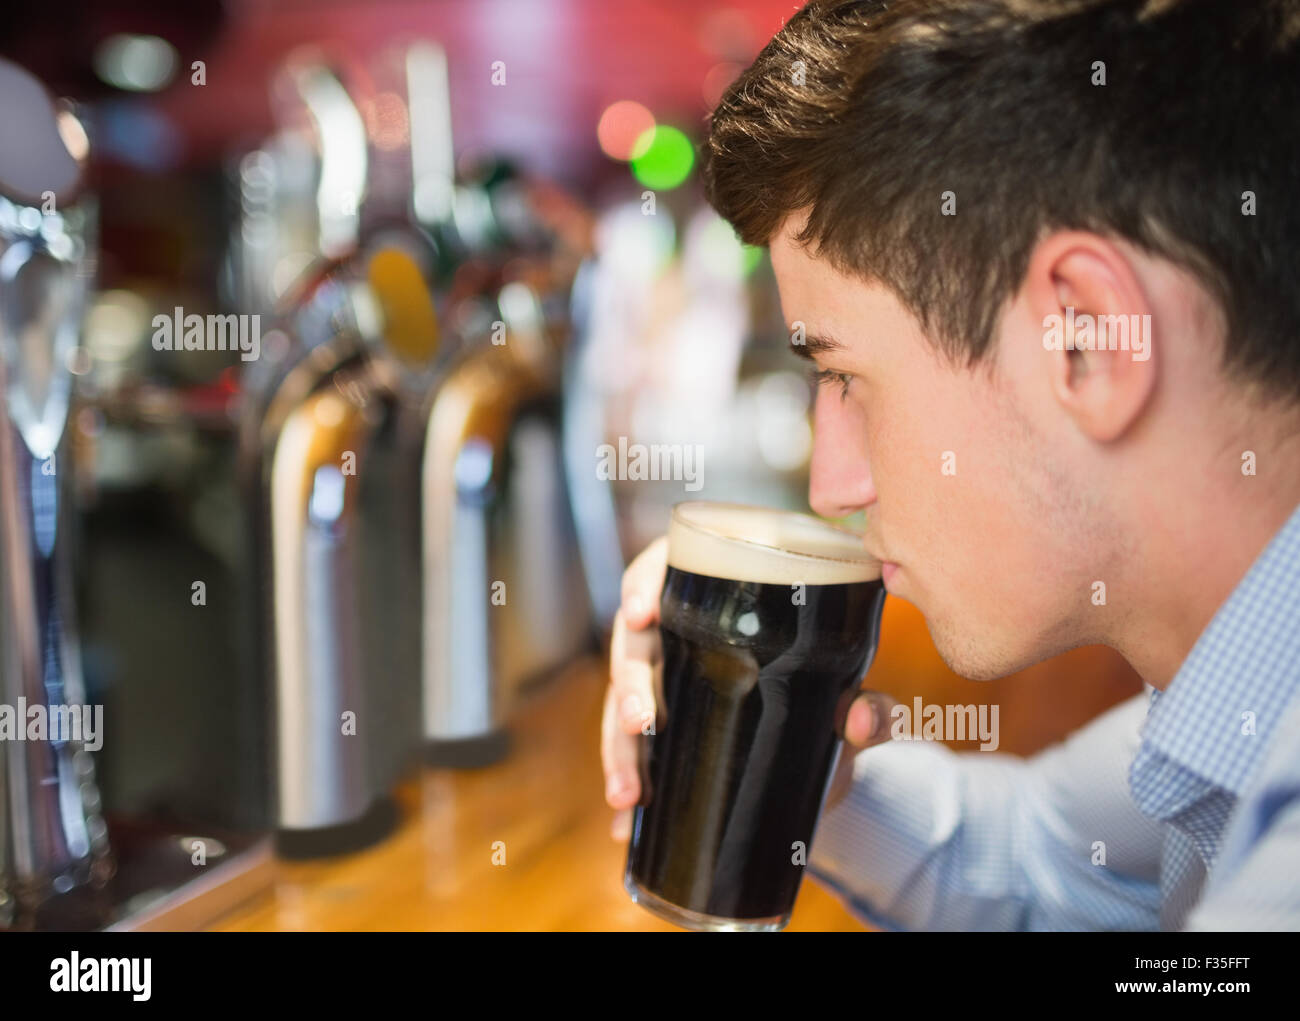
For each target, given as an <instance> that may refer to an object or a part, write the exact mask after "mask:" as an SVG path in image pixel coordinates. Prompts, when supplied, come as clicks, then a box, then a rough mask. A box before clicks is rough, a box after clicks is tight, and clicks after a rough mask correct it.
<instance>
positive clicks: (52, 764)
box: [0, 60, 114, 929]
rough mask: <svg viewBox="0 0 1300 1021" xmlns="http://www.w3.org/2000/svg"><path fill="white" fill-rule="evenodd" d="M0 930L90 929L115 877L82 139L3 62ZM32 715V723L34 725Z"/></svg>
mask: <svg viewBox="0 0 1300 1021" xmlns="http://www.w3.org/2000/svg"><path fill="white" fill-rule="evenodd" d="M0 132H2V133H3V137H5V138H6V139H9V140H11V142H12V143H13V144H9V145H6V146H5V147H4V149H3V152H0V398H2V399H0V568H2V569H3V570H2V571H0V579H3V584H2V586H0V587H2V591H0V714H3V716H0V929H3V928H7V927H11V926H14V927H20V928H25V927H33V926H34V927H38V928H39V927H49V926H53V927H57V928H65V927H67V928H87V927H96V926H98V925H100V924H103V922H104V921H105V920H106V915H105V911H106V906H105V904H104V903H103V902H102V900H103V898H102V896H101V892H102V888H103V885H104V884H105V883H106V882H107V880H108V879H109V878H110V877H111V876H112V874H113V871H114V863H113V857H112V854H111V852H110V849H109V846H108V840H107V828H106V826H105V824H104V820H103V818H102V816H101V814H100V802H99V793H98V788H97V785H96V782H95V769H94V764H93V762H92V759H91V755H90V751H89V750H88V748H87V745H90V746H91V747H94V746H95V742H96V741H97V740H99V739H100V738H102V732H101V733H99V734H98V735H96V734H91V733H89V732H88V731H89V730H90V729H91V728H96V729H97V728H99V727H100V726H101V725H102V718H100V717H101V715H102V714H96V713H94V712H93V709H92V707H90V706H88V705H87V704H86V695H85V689H84V683H83V677H82V669H81V660H80V650H79V646H78V641H77V613H76V607H75V605H74V600H73V597H72V589H71V584H72V575H71V570H72V565H71V563H70V562H69V556H70V548H69V542H70V536H69V534H68V533H69V528H70V526H71V524H72V522H71V520H70V513H69V512H70V508H69V505H68V498H69V491H70V485H69V483H70V481H71V476H72V472H71V471H70V470H69V467H68V464H67V461H66V458H67V457H68V456H70V455H69V454H68V444H67V442H66V438H67V432H66V426H67V422H68V413H69V406H70V402H71V390H72V368H73V366H74V364H75V359H76V356H77V353H78V341H79V335H80V329H81V315H82V308H83V304H84V299H85V293H86V290H87V287H88V277H89V275H90V272H91V271H90V268H89V267H90V265H91V263H92V260H91V256H90V253H89V249H90V246H91V241H90V224H91V220H92V213H91V207H90V203H89V202H88V200H86V199H85V198H84V197H83V195H82V193H81V188H82V180H83V168H84V161H85V157H86V151H87V142H86V136H85V133H84V131H83V130H82V128H81V125H80V123H79V122H78V121H77V119H76V117H75V116H74V114H73V113H72V111H71V110H68V109H60V108H59V107H58V106H56V104H55V103H54V101H53V100H52V99H51V97H50V96H49V95H48V93H46V91H45V89H44V88H43V86H42V85H41V84H40V83H39V82H38V81H37V80H36V79H35V78H33V77H32V76H31V75H30V74H28V73H27V72H26V71H24V70H22V69H21V68H19V67H17V66H15V65H14V64H11V63H9V62H8V61H4V60H0ZM41 721H44V722H43V725H40V726H38V727H37V728H36V730H35V731H33V728H32V723H33V722H36V723H38V724H40V723H41Z"/></svg>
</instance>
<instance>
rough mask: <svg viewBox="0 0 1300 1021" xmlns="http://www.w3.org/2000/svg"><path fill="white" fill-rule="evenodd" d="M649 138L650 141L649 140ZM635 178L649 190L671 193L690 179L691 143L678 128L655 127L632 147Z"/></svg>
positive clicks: (693, 155)
mask: <svg viewBox="0 0 1300 1021" xmlns="http://www.w3.org/2000/svg"><path fill="white" fill-rule="evenodd" d="M647 136H649V137H647ZM633 152H634V153H635V154H636V155H634V156H633V157H632V174H633V176H635V177H636V179H637V180H638V181H640V182H641V183H642V184H643V185H645V186H646V187H647V188H654V189H655V190H656V191H669V190H671V189H673V188H676V187H677V186H678V185H680V184H681V183H682V182H683V181H685V180H686V178H687V177H689V176H690V173H691V168H692V167H693V166H694V165H695V149H694V148H693V147H692V145H691V140H690V139H689V138H687V137H686V135H685V134H683V133H682V132H681V131H679V130H678V129H677V128H674V127H670V126H669V125H667V124H656V125H655V126H654V127H653V128H649V129H647V130H646V131H645V132H644V133H643V134H642V135H641V137H639V138H638V139H637V141H636V145H635V146H634V147H633Z"/></svg>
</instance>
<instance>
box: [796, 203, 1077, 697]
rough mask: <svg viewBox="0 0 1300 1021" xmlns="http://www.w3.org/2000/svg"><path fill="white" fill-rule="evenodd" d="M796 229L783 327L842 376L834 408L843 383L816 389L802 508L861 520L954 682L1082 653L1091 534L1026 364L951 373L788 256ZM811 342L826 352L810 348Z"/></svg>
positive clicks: (888, 315) (868, 299)
mask: <svg viewBox="0 0 1300 1021" xmlns="http://www.w3.org/2000/svg"><path fill="white" fill-rule="evenodd" d="M799 225H800V222H799V220H798V219H797V218H792V219H791V220H790V221H787V224H786V228H785V229H784V230H783V231H782V232H781V233H780V234H779V235H778V236H777V237H776V238H774V239H773V240H772V242H771V245H770V250H771V257H772V265H773V268H774V271H775V273H776V279H777V285H778V287H779V289H780V293H781V304H782V310H783V313H784V315H785V320H786V323H787V325H788V326H790V327H791V329H792V331H793V329H794V324H796V323H797V322H802V323H803V324H804V329H805V331H806V337H807V340H808V352H809V353H811V354H812V355H813V357H814V359H815V362H816V367H817V368H818V369H820V370H829V371H830V372H834V373H842V374H844V375H846V376H847V377H849V379H848V390H847V395H845V394H844V391H843V381H842V380H841V379H833V380H831V381H829V382H825V383H823V384H822V385H821V386H819V387H818V391H817V399H816V405H815V412H814V423H813V426H814V448H813V459H812V478H811V483H810V493H809V499H810V503H811V505H812V508H813V510H815V511H816V512H817V513H818V514H821V515H824V516H827V517H841V516H843V515H846V514H851V513H853V512H855V511H857V510H860V509H865V513H866V520H867V537H866V545H867V548H868V549H869V550H870V551H871V552H872V553H873V554H874V555H876V556H878V557H879V558H880V559H881V560H883V561H885V562H886V568H885V585H886V588H887V589H888V590H889V592H890V593H891V594H894V595H898V596H901V597H903V598H905V599H907V600H908V601H910V602H912V603H913V604H915V605H916V606H917V607H918V609H920V610H921V612H922V613H923V614H924V615H925V618H926V621H927V623H928V625H929V628H930V633H931V636H932V637H933V639H934V642H935V645H936V647H937V648H938V650H939V652H940V654H941V655H942V656H943V658H944V660H945V661H946V662H947V663H948V665H949V666H950V667H952V669H953V670H955V671H956V672H957V673H959V674H962V675H964V676H966V677H970V678H973V679H988V678H992V677H1000V676H1004V675H1005V674H1007V673H1010V672H1012V671H1014V670H1017V669H1020V668H1021V667H1024V666H1027V665H1029V664H1031V663H1034V662H1038V661H1039V660H1041V659H1044V658H1046V657H1048V656H1050V655H1054V654H1055V653H1057V652H1060V651H1063V650H1064V649H1067V648H1070V647H1072V646H1074V645H1078V644H1081V643H1083V642H1085V641H1091V640H1094V636H1092V635H1090V634H1088V633H1086V631H1085V621H1086V620H1087V617H1086V614H1085V613H1084V610H1083V608H1084V607H1085V606H1086V605H1087V602H1088V600H1087V586H1088V583H1089V582H1088V579H1089V577H1090V576H1092V577H1095V576H1096V575H1095V573H1092V572H1095V571H1096V570H1097V567H1098V565H1097V564H1096V563H1093V562H1091V560H1092V557H1091V555H1090V551H1089V542H1090V538H1091V537H1092V536H1093V535H1095V533H1096V531H1097V527H1098V525H1099V524H1100V522H1099V521H1098V520H1097V519H1096V508H1095V507H1091V506H1089V505H1088V502H1087V500H1086V497H1085V498H1083V501H1082V502H1081V501H1080V498H1079V497H1078V496H1076V495H1072V494H1075V493H1076V491H1077V487H1075V486H1072V485H1071V484H1070V482H1069V479H1070V477H1071V474H1072V472H1071V471H1070V470H1069V466H1068V465H1067V464H1066V463H1065V461H1064V460H1063V457H1064V451H1063V450H1062V449H1061V448H1062V447H1064V448H1068V447H1069V443H1068V442H1063V443H1058V442H1057V441H1058V439H1060V437H1058V436H1057V435H1056V434H1055V432H1054V430H1055V426H1054V424H1053V420H1052V418H1051V412H1052V408H1051V402H1050V400H1044V399H1042V397H1041V395H1040V394H1039V392H1038V391H1039V390H1040V389H1042V388H1041V387H1039V385H1038V380H1037V377H1036V375H1035V373H1034V371H1033V369H1032V366H1033V365H1034V364H1035V362H1034V361H1033V356H1032V354H1028V355H1022V356H1021V357H1019V358H1016V357H1012V358H1011V359H1010V360H1009V364H1010V365H1011V366H1012V368H1010V369H1009V370H1006V371H1004V370H1003V369H1002V368H1000V367H995V369H994V370H993V371H992V372H990V370H989V368H988V367H987V366H985V365H984V364H982V363H981V364H979V365H977V366H975V367H973V368H967V367H965V366H964V365H963V366H959V365H953V364H950V363H949V362H948V361H947V360H945V359H944V358H943V356H941V355H940V354H939V353H938V352H937V351H936V350H935V349H934V348H933V347H932V346H931V345H930V344H929V343H928V342H927V340H926V339H925V337H924V336H923V334H922V333H921V331H920V327H919V324H918V323H917V321H916V320H915V318H914V317H913V316H912V315H911V313H910V312H908V311H907V310H906V309H905V308H904V307H903V305H902V304H901V303H900V302H899V301H898V300H897V298H895V297H894V295H893V293H892V292H891V291H889V290H888V289H887V288H886V287H885V286H884V285H881V284H877V283H867V282H864V281H863V280H861V279H858V278H850V277H846V276H843V275H841V274H840V273H838V272H836V271H835V270H834V269H833V268H832V267H831V266H830V265H829V264H828V263H827V262H826V261H824V260H822V259H819V258H816V257H815V256H814V255H813V254H810V253H809V251H807V250H805V249H803V248H801V247H799V246H797V245H795V244H794V242H793V241H792V240H791V236H792V232H793V231H794V230H795V229H797V227H798V226H799ZM1001 329H1002V331H1003V332H1002V334H1001V335H1000V337H999V340H998V346H999V349H1002V348H1005V347H1008V346H1012V347H1015V348H1016V350H1018V351H1020V352H1026V351H1031V350H1032V348H1033V346H1034V345H1036V346H1037V350H1038V351H1039V352H1041V351H1042V339H1041V337H1042V335H1041V326H1039V327H1034V325H1033V324H1032V323H1027V322H1025V323H1016V322H1015V321H1011V322H1010V323H1008V322H1007V321H1004V322H1003V324H1002V327H1001ZM819 338H825V339H833V340H834V341H837V342H838V344H839V347H837V348H835V349H831V350H820V349H819V345H818V344H817V340H818V339H819ZM1025 345H1029V347H1028V348H1026V347H1025ZM997 353H1000V351H999V352H997ZM995 364H996V363H995ZM1025 365H1028V366H1030V367H1031V368H1029V369H1028V370H1023V371H1022V370H1021V369H1020V368H1017V366H1025ZM1081 515H1082V517H1083V520H1080V516H1081ZM1090 515H1091V516H1092V517H1091V519H1090V518H1089V516H1090Z"/></svg>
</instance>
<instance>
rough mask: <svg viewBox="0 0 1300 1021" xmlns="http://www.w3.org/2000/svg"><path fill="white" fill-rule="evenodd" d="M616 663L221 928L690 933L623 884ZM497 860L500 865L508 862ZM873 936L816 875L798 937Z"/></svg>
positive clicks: (594, 668)
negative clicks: (614, 736)
mask: <svg viewBox="0 0 1300 1021" xmlns="http://www.w3.org/2000/svg"><path fill="white" fill-rule="evenodd" d="M606 677H607V673H606V666H605V663H604V661H603V660H601V659H599V658H596V657H591V658H588V659H584V660H581V661H579V662H577V663H575V664H573V665H572V666H571V667H570V668H568V669H567V670H566V671H564V672H563V673H561V674H559V675H557V676H556V677H554V678H552V679H550V680H549V681H547V682H545V683H544V684H543V685H541V686H540V687H538V688H536V689H535V690H533V691H531V692H530V693H528V694H527V695H526V696H524V697H522V698H521V699H520V703H519V707H518V709H517V711H516V713H515V715H514V718H513V721H512V724H511V732H512V737H513V740H514V747H513V749H512V751H511V754H510V756H509V757H508V758H507V759H505V760H504V761H503V762H501V763H499V764H497V765H495V766H491V767H488V768H486V769H478V770H467V771H452V770H433V769H426V770H424V771H423V773H422V774H421V775H419V776H418V777H415V778H412V779H409V780H408V781H407V782H406V783H404V784H403V785H402V786H401V787H400V788H399V790H398V792H397V796H398V800H399V803H400V806H401V809H402V821H401V823H400V825H399V828H398V829H397V830H396V831H395V832H394V833H393V834H392V835H391V836H390V837H389V838H388V839H387V840H385V841H383V842H382V843H380V844H377V845H375V846H374V847H372V848H369V849H367V850H364V851H361V852H358V853H356V854H351V855H347V856H343V857H339V858H333V859H327V860H322V861H319V862H310V863H301V862H284V861H277V862H276V863H275V864H274V866H273V871H274V883H273V886H272V887H271V889H269V890H265V891H263V892H261V893H259V894H257V895H256V896H254V897H253V898H252V899H250V900H248V901H246V902H244V903H243V904H241V905H240V906H239V907H238V908H236V909H234V910H233V911H231V912H229V913H228V914H226V915H223V916H222V917H220V918H219V919H218V920H217V921H216V922H215V923H213V924H212V925H209V926H207V929H208V931H220V932H236V931H278V930H283V931H322V930H329V931H333V930H348V931H352V930H379V931H421V930H526V931H545V930H568V931H589V930H601V931H605V930H615V931H623V930H644V931H667V932H680V931H682V930H679V929H677V928H676V927H675V926H672V925H669V924H668V923H667V922H663V921H660V920H659V919H658V918H657V917H656V916H654V915H652V914H650V912H648V911H646V910H645V909H643V908H640V907H638V906H637V905H635V904H633V903H632V901H631V900H630V899H629V897H628V895H627V893H626V892H625V891H624V889H623V866H624V861H625V859H626V856H627V845H626V842H622V841H615V840H613V839H612V838H611V837H610V835H609V827H610V822H611V820H612V818H613V812H612V811H611V810H610V809H609V808H608V806H606V804H605V799H604V782H603V777H602V773H601V767H600V715H601V704H602V698H603V696H604V689H605V682H606ZM496 862H500V864H497V863H496ZM796 930H838V931H864V927H863V926H862V925H861V924H859V923H858V921H857V920H856V919H854V917H853V916H852V915H851V914H849V913H848V911H847V910H846V909H845V908H844V907H843V906H842V905H841V904H840V903H839V901H838V900H836V899H835V897H834V896H833V895H831V894H830V893H828V892H827V891H826V890H825V889H824V888H822V887H821V886H819V885H818V884H817V883H816V882H815V881H814V880H812V879H811V878H808V879H806V880H805V881H804V883H803V884H802V885H801V887H800V891H799V899H798V902H797V903H796V904H795V909H794V914H793V917H792V918H791V921H790V925H789V927H788V930H787V931H796Z"/></svg>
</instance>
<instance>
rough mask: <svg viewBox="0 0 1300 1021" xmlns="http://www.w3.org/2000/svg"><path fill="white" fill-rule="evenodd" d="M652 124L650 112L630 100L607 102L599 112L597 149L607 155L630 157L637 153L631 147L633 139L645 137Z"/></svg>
mask: <svg viewBox="0 0 1300 1021" xmlns="http://www.w3.org/2000/svg"><path fill="white" fill-rule="evenodd" d="M654 126H655V116H654V114H652V113H651V112H650V111H649V110H647V109H646V108H645V107H644V106H642V105H641V104H640V103H638V102H636V101H634V100H631V99H622V100H619V101H618V102H617V103H611V104H610V105H609V106H607V107H606V108H605V112H604V113H602V114H601V115H600V123H599V124H598V125H597V126H596V138H597V139H598V140H599V141H600V149H601V152H603V153H604V154H605V155H606V156H608V157H610V159H616V160H630V159H632V158H633V157H635V156H638V155H640V154H639V153H638V152H636V151H635V148H636V143H637V140H638V139H642V138H644V139H647V140H648V139H649V138H650V135H649V131H650V129H651V128H653V127H654ZM642 144H643V145H644V144H645V143H644V142H643V143H642Z"/></svg>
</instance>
